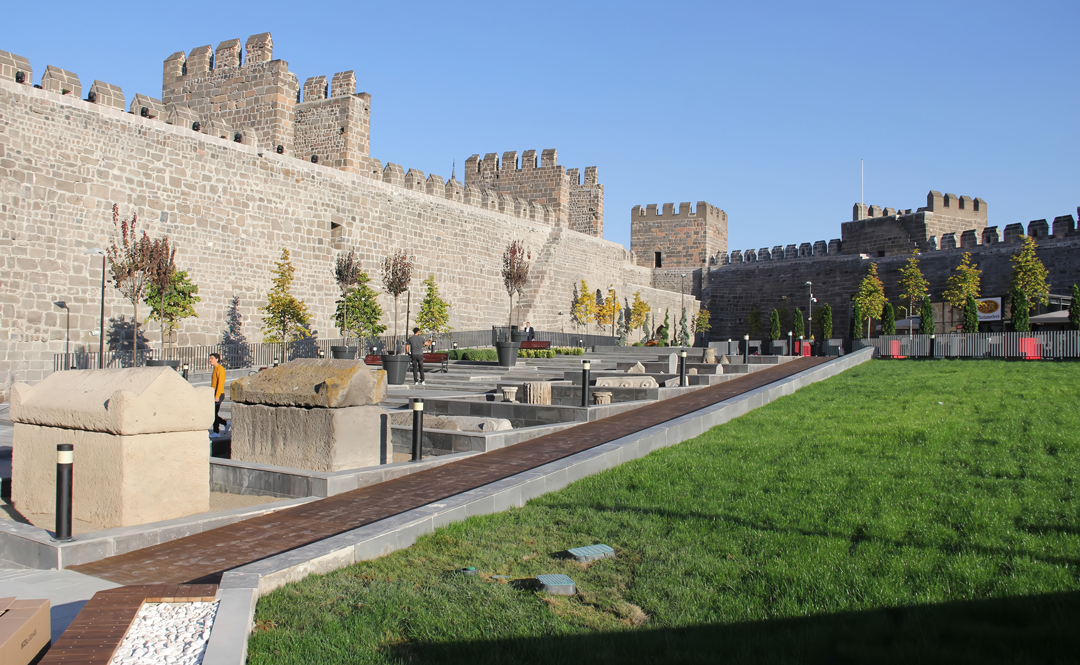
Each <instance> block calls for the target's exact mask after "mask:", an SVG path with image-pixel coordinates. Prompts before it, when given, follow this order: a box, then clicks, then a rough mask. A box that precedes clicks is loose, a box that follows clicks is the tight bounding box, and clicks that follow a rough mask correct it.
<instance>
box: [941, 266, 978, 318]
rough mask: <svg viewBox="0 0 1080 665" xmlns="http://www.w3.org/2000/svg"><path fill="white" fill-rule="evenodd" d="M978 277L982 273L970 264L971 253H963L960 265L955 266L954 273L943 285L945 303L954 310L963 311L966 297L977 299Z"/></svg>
mask: <svg viewBox="0 0 1080 665" xmlns="http://www.w3.org/2000/svg"><path fill="white" fill-rule="evenodd" d="M980 275H982V271H981V270H979V269H978V266H977V265H975V264H972V263H971V253H970V252H964V255H963V256H962V257H960V265H958V266H956V273H955V274H953V275H952V276H951V277H949V281H948V282H947V283H946V285H945V293H944V296H945V302H947V303H949V304H950V305H952V306H953V307H955V308H956V309H963V308H964V305H965V304H966V303H967V299H968V296H971V297H972V298H978V297H979V279H980Z"/></svg>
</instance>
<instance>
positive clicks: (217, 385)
mask: <svg viewBox="0 0 1080 665" xmlns="http://www.w3.org/2000/svg"><path fill="white" fill-rule="evenodd" d="M210 366H211V367H212V368H213V373H212V374H211V375H210V387H211V388H213V389H214V431H213V432H212V433H211V434H210V438H211V439H216V438H218V437H219V436H221V432H219V431H218V428H219V427H220V426H222V425H228V423H227V422H226V421H225V419H224V418H222V417H221V416H219V415H218V411H220V410H221V403H222V402H223V401H225V367H224V366H222V364H221V354H220V353H211V354H210Z"/></svg>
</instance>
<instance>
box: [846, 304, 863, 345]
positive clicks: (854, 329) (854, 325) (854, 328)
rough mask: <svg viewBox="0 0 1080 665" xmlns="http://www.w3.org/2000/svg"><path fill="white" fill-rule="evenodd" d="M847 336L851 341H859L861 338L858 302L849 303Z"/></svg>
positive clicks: (860, 314)
mask: <svg viewBox="0 0 1080 665" xmlns="http://www.w3.org/2000/svg"><path fill="white" fill-rule="evenodd" d="M849 328H850V330H849V331H848V334H849V335H850V336H851V339H859V338H860V337H861V336H862V306H861V305H859V301H857V300H856V301H854V302H852V303H851V325H850V326H849Z"/></svg>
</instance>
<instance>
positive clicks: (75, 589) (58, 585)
mask: <svg viewBox="0 0 1080 665" xmlns="http://www.w3.org/2000/svg"><path fill="white" fill-rule="evenodd" d="M118 586H120V585H119V584H113V583H112V582H106V581H105V580H101V579H98V578H96V577H90V576H89V575H83V574H81V573H76V572H74V571H71V570H27V569H18V570H10V569H0V589H3V595H4V596H16V597H18V598H24V599H32V598H48V600H49V605H50V609H49V612H50V618H51V621H52V640H53V641H54V642H55V641H56V639H57V638H58V637H60V635H61V633H63V632H64V631H65V630H66V629H67V627H68V625H70V624H71V621H72V619H74V618H75V615H76V614H78V613H79V610H81V609H82V607H83V605H85V604H86V601H88V600H90V599H91V598H92V597H93V596H94V594H95V593H97V592H98V591H104V590H105V589H115V588H116V587H118Z"/></svg>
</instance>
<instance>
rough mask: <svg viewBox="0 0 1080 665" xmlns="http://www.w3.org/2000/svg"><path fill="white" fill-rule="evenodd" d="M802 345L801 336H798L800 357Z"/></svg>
mask: <svg viewBox="0 0 1080 665" xmlns="http://www.w3.org/2000/svg"><path fill="white" fill-rule="evenodd" d="M802 345H803V340H802V335H799V355H800V356H801V355H802V354H803V348H802Z"/></svg>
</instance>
